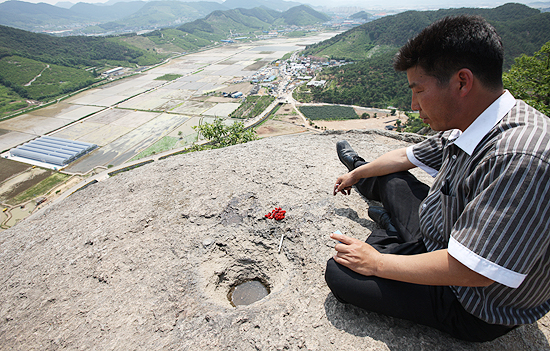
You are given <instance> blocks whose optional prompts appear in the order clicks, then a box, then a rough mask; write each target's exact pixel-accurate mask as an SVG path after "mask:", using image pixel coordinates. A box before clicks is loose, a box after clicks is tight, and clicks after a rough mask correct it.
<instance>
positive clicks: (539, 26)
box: [305, 4, 550, 67]
mask: <svg viewBox="0 0 550 351" xmlns="http://www.w3.org/2000/svg"><path fill="white" fill-rule="evenodd" d="M459 14H472V15H480V16H483V17H484V18H486V19H487V20H488V21H489V22H490V23H491V24H492V25H493V26H495V28H496V29H497V30H498V31H499V33H500V35H501V36H502V40H503V43H504V47H505V55H506V58H505V64H506V66H507V67H509V66H510V65H511V64H512V63H513V58H514V57H517V56H518V55H520V54H521V53H528V54H532V53H533V52H535V51H536V50H538V49H539V48H540V47H541V46H542V44H544V43H545V42H546V41H548V40H550V13H541V12H540V11H539V10H536V9H533V8H530V7H527V6H525V5H521V4H506V5H502V6H499V7H497V8H494V9H479V8H461V9H444V10H438V11H407V12H403V13H399V14H397V15H394V16H387V17H383V18H380V19H378V20H375V21H372V22H369V23H365V24H363V25H361V26H358V27H355V28H353V29H351V30H349V31H347V32H344V33H341V34H339V35H337V36H335V37H333V38H331V39H329V40H326V41H324V42H321V43H318V44H315V45H311V46H309V47H307V48H306V51H305V53H306V54H310V55H315V56H329V57H334V58H346V59H352V60H361V59H366V58H369V57H371V56H372V55H373V53H375V52H376V51H377V50H378V51H380V50H381V49H389V48H393V47H401V46H402V45H403V44H405V43H406V42H407V40H408V39H409V38H411V37H412V36H414V35H415V34H417V33H419V32H420V31H421V30H422V29H423V28H425V27H426V26H428V25H429V24H430V23H432V22H434V21H436V20H438V19H440V18H442V17H445V16H450V15H451V16H452V15H459ZM372 50H374V52H373V51H372Z"/></svg>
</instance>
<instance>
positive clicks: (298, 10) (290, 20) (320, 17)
mask: <svg viewBox="0 0 550 351" xmlns="http://www.w3.org/2000/svg"><path fill="white" fill-rule="evenodd" d="M281 18H282V19H283V20H284V22H285V24H289V25H295V26H308V25H311V24H316V23H323V22H327V21H329V20H330V17H329V16H327V15H325V14H324V13H321V12H318V11H315V10H314V9H312V8H311V7H309V6H306V5H300V6H296V7H293V8H290V9H288V10H287V11H285V12H283V13H282V14H281Z"/></svg>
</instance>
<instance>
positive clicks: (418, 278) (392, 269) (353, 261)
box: [330, 233, 493, 286]
mask: <svg viewBox="0 0 550 351" xmlns="http://www.w3.org/2000/svg"><path fill="white" fill-rule="evenodd" d="M330 237H331V238H332V239H334V240H338V241H340V243H338V244H336V246H335V247H334V248H335V249H336V251H337V253H336V255H334V256H333V258H334V261H336V263H339V264H341V265H343V266H345V267H347V268H349V269H351V270H352V271H354V272H357V273H359V274H362V275H365V276H373V275H374V276H377V277H380V278H385V279H391V280H398V281H402V282H407V283H413V284H422V285H448V286H450V285H455V286H489V285H491V284H492V283H493V280H491V279H489V278H487V277H485V276H483V275H481V274H479V273H477V272H474V271H472V270H470V269H469V268H468V267H466V266H464V265H463V264H462V263H460V262H459V261H458V260H456V259H455V258H454V257H452V256H451V255H449V253H448V251H447V249H441V250H436V251H431V252H426V253H422V254H416V255H394V254H382V253H380V252H378V251H377V250H376V249H375V248H374V247H372V246H371V245H369V244H367V243H365V242H362V241H361V240H357V239H354V238H350V237H349V236H346V235H343V234H336V233H332V234H331V235H330Z"/></svg>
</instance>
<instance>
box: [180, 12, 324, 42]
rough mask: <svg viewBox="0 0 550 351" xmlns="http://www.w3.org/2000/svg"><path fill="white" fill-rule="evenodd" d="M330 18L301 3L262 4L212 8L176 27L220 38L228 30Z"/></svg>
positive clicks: (304, 23)
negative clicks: (279, 6) (283, 7)
mask: <svg viewBox="0 0 550 351" xmlns="http://www.w3.org/2000/svg"><path fill="white" fill-rule="evenodd" d="M329 19H330V18H329V17H328V16H326V15H325V14H322V13H320V12H318V11H315V10H313V9H312V8H310V7H308V6H304V5H301V6H296V7H293V8H291V9H289V10H287V11H285V12H278V11H275V10H271V9H268V8H265V7H256V8H253V9H242V8H238V9H233V10H227V11H214V12H212V13H211V14H209V15H208V16H206V17H205V18H204V19H200V20H196V21H193V22H189V23H185V24H183V25H181V26H179V27H178V28H177V29H178V30H180V31H183V32H186V33H190V34H194V35H202V36H206V37H212V38H213V39H216V40H219V38H220V36H226V35H227V34H229V33H233V34H235V33H241V34H248V33H253V32H254V31H257V30H268V29H271V28H273V27H274V26H288V25H296V26H308V25H312V24H318V23H323V22H326V21H328V20H329Z"/></svg>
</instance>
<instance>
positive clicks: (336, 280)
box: [325, 258, 346, 303]
mask: <svg viewBox="0 0 550 351" xmlns="http://www.w3.org/2000/svg"><path fill="white" fill-rule="evenodd" d="M341 275H342V267H341V266H340V265H339V264H338V263H336V261H334V259H333V258H331V259H330V260H328V262H327V268H326V270H325V281H326V283H327V286H328V287H329V289H330V290H331V291H332V294H333V295H334V297H335V298H336V299H337V300H338V301H340V302H342V303H346V301H344V300H343V299H342V298H341V297H340V293H339V290H340V289H341V288H342V284H341V279H342V278H341Z"/></svg>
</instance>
